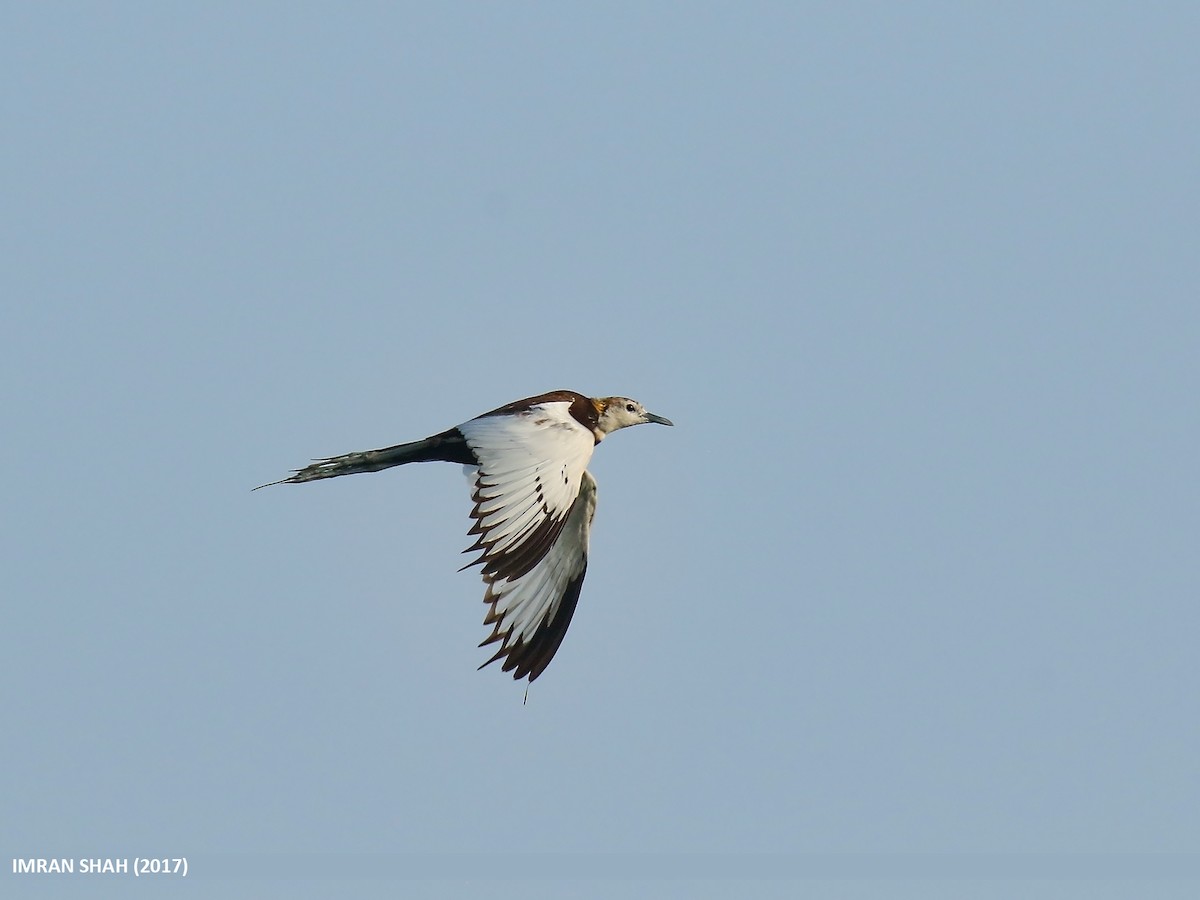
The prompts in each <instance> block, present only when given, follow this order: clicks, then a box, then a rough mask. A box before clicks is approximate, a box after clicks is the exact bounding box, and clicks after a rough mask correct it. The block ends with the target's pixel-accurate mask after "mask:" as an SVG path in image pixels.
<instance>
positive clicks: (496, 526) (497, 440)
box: [459, 401, 596, 681]
mask: <svg viewBox="0 0 1200 900" xmlns="http://www.w3.org/2000/svg"><path fill="white" fill-rule="evenodd" d="M569 407H570V403H569V402H557V401H556V402H549V403H540V404H535V405H534V406H532V407H530V408H529V409H527V410H519V411H512V412H505V413H502V414H495V415H486V416H480V417H479V418H478V419H472V420H471V421H470V422H466V423H464V424H462V425H460V426H459V431H461V432H462V434H463V437H464V438H465V439H466V441H467V445H468V446H469V447H470V448H471V450H472V452H473V453H474V454H475V457H476V458H477V459H478V460H479V467H478V469H476V470H475V471H474V472H473V473H470V472H469V473H468V477H469V478H471V480H472V485H473V492H472V496H471V499H472V500H473V501H474V503H475V507H474V509H472V511H471V518H473V519H474V520H475V523H474V524H473V525H472V526H471V530H470V532H468V533H469V534H474V535H477V538H476V541H475V543H474V545H472V546H471V547H469V548H467V551H466V552H468V553H469V552H472V551H475V550H479V551H481V555H480V556H479V558H478V559H476V560H475V561H474V562H472V563H469V564H468V566H464V568H467V567H469V566H471V565H476V564H481V565H482V566H483V571H482V576H483V580H484V581H485V582H486V583H487V585H488V589H487V592H486V594H485V595H484V602H485V603H489V604H491V609H490V610H489V611H488V614H487V617H486V618H485V619H484V624H485V625H492V626H493V630H492V634H491V635H490V636H489V637H488V639H487V640H485V641H484V642H483V643H484V644H490V643H493V642H495V641H501V645H500V650H499V651H498V652H497V653H496V655H495V656H493V657H492V659H490V660H488V662H494V661H495V660H497V659H501V658H503V657H507V659H505V662H504V664H503V665H502V668H503V669H504V670H505V671H510V670H511V669H514V668H515V669H516V670H517V671H516V673H515V674H514V676H513V677H514V678H524V677H525V676H526V675H529V678H530V681H532V680H533V679H534V678H536V677H537V676H538V675H539V674H540V673H541V672H542V670H543V669H544V668H545V667H546V665H547V664H548V663H549V662H550V659H551V658H552V657H553V656H554V653H555V651H556V650H557V649H558V646H559V644H560V643H561V642H562V637H563V634H564V633H565V632H566V627H567V625H568V624H569V623H570V621H571V615H572V614H573V613H574V611H575V604H576V602H577V601H578V598H579V589H580V586H581V585H582V584H583V575H584V572H585V570H586V568H587V541H588V532H589V529H590V526H591V519H592V515H593V513H594V511H595V507H596V483H595V480H594V479H593V478H592V477H591V475H589V474H588V473H587V471H586V468H587V464H588V461H589V460H590V459H591V456H592V451H593V450H594V449H595V444H596V442H595V437H594V436H593V434H592V432H591V431H590V430H589V429H587V428H585V427H584V426H582V425H580V424H579V422H577V421H576V420H575V419H574V418H573V417H572V416H571V414H570V411H569ZM481 646H483V645H481ZM484 665H487V663H484Z"/></svg>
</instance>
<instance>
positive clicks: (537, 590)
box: [479, 472, 596, 682]
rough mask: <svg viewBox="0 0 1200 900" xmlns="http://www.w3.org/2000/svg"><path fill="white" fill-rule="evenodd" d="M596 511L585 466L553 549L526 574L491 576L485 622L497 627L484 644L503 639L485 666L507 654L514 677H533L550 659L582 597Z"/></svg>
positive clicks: (506, 668)
mask: <svg viewBox="0 0 1200 900" xmlns="http://www.w3.org/2000/svg"><path fill="white" fill-rule="evenodd" d="M595 513H596V480H595V479H594V478H592V476H591V473H590V472H584V473H583V479H582V481H581V483H580V491H579V496H578V497H577V498H576V500H575V503H574V505H573V506H572V507H571V512H570V514H569V515H568V516H567V521H566V523H565V524H564V526H563V528H562V531H560V532H559V535H558V539H557V540H556V541H555V542H554V543H553V545H551V547H550V550H549V551H548V552H547V553H546V554H545V555H544V556H543V557H542V558H541V560H540V561H539V562H538V563H537V565H535V566H534V567H533V568H532V569H530V570H529V571H528V572H526V573H525V574H524V575H521V576H519V577H516V578H511V579H510V578H493V579H492V580H491V581H490V582H489V584H488V588H487V593H486V594H485V595H484V598H483V600H484V602H485V603H490V604H491V609H490V610H488V614H487V616H486V617H485V618H484V620H483V624H484V625H491V626H492V633H491V634H490V635H489V636H488V638H487V640H485V641H484V642H483V643H481V644H480V645H479V646H481V647H484V646H487V645H488V644H493V643H495V642H496V641H500V649H499V650H497V651H496V654H495V655H494V656H493V657H492V658H491V659H489V660H488V661H487V662H486V663H484V664H483V665H484V666H486V665H488V663H493V662H495V661H496V660H498V659H503V660H504V662H503V663H502V664H501V666H500V668H502V669H503V670H504V671H505V672H509V671H512V670H514V669H515V670H516V671H514V672H513V678H518V679H519V678H524V677H526V676H528V677H529V680H530V681H531V682H532V681H533V680H534V679H535V678H537V677H538V676H539V675H541V674H542V671H543V670H544V669H545V668H546V666H548V665H549V664H550V660H552V659H553V658H554V654H555V653H556V652H557V651H558V648H559V645H561V644H562V640H563V636H564V635H566V633H567V626H569V625H570V624H571V617H572V616H573V615H574V614H575V606H576V604H577V603H578V602H579V591H580V588H582V587H583V577H584V575H585V574H586V573H587V555H588V535H589V533H590V531H591V525H592V517H593V516H594V515H595ZM480 668H481V669H482V668H483V666H480Z"/></svg>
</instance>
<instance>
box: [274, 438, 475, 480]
mask: <svg viewBox="0 0 1200 900" xmlns="http://www.w3.org/2000/svg"><path fill="white" fill-rule="evenodd" d="M413 462H455V463H459V464H461V465H476V464H477V460H476V459H475V454H474V453H472V452H471V448H470V447H468V446H467V442H466V441H465V440H464V439H463V436H462V433H461V432H460V431H459V430H458V429H457V428H451V429H450V430H449V431H443V432H442V433H441V434H435V435H434V436H433V437H428V438H425V440H423V441H413V442H411V443H408V444H397V445H396V446H394V447H384V448H383V449H382V450H361V451H359V452H357V453H347V454H345V455H343V456H331V457H329V458H328V459H318V460H314V461H313V463H312V464H311V465H307V466H305V467H304V468H303V469H297V470H296V471H295V472H294V473H293V474H291V475H290V476H288V477H287V478H282V479H280V480H279V481H271V482H268V483H267V484H260V485H259V486H258V487H256V488H254V490H256V491H257V490H258V488H265V487H271V485H273V484H302V483H303V482H305V481H317V480H318V479H321V478H336V477H337V476H339V475H356V474H358V473H359V472H378V471H380V470H381V469H390V468H391V467H392V466H403V465H405V464H406V463H413Z"/></svg>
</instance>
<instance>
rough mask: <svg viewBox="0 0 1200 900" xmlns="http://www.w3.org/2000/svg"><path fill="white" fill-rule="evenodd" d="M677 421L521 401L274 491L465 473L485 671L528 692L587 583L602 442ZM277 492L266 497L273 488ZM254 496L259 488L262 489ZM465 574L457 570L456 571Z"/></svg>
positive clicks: (562, 401) (603, 400) (552, 401)
mask: <svg viewBox="0 0 1200 900" xmlns="http://www.w3.org/2000/svg"><path fill="white" fill-rule="evenodd" d="M646 422H656V423H658V424H659V425H672V424H674V423H672V422H671V421H670V420H669V419H664V418H663V417H662V416H657V415H655V414H654V413H651V412H647V411H646V409H645V408H644V407H643V406H642V404H640V403H638V402H637V401H636V400H630V399H629V398H628V397H595V398H593V397H585V396H584V395H583V394H577V393H576V392H575V391H552V392H550V393H548V394H541V395H539V396H537V397H529V398H527V399H525V400H517V401H515V402H514V403H509V404H507V405H505V406H501V407H500V408H499V409H494V410H492V411H491V412H489V413H484V414H483V415H481V416H478V417H476V418H474V419H471V420H470V421H469V422H464V423H463V424H461V425H459V426H457V427H455V428H451V429H448V430H447V431H443V432H441V433H440V434H435V435H433V436H432V437H427V438H425V439H424V440H421V441H413V442H411V443H408V444H397V445H396V446H394V447H384V448H383V449H381V450H365V451H361V452H358V453H347V454H345V455H344V456H334V457H330V458H329V459H321V460H317V461H315V462H313V463H312V465H309V466H305V467H304V468H303V469H297V470H296V471H295V472H294V473H293V474H292V475H291V476H290V477H289V478H284V479H282V480H281V481H273V482H271V484H301V483H303V482H305V481H316V480H318V479H321V478H336V477H337V476H339V475H353V474H356V473H358V472H378V471H380V470H381V469H388V468H391V467H392V466H402V465H405V464H406V463H413V462H451V463H459V464H460V465H463V466H465V467H466V469H465V471H466V474H467V477H468V479H469V481H470V483H471V501H472V502H473V503H474V504H475V505H474V508H473V509H472V510H471V518H472V519H473V520H474V522H473V524H472V525H471V529H470V531H468V532H467V534H468V535H474V536H475V543H474V544H472V545H471V546H470V547H468V548H467V549H466V550H464V551H463V552H464V553H473V552H478V553H479V557H478V558H477V559H475V560H474V561H473V562H470V563H467V565H465V566H463V568H464V569H467V568H470V567H471V566H474V565H480V566H482V567H483V569H482V576H483V581H484V583H485V584H486V585H487V590H486V591H485V593H484V597H483V602H484V603H486V604H488V606H489V608H488V612H487V615H486V616H485V617H484V620H483V624H484V625H491V626H492V633H491V634H490V635H488V636H487V637H486V638H485V639H484V640H483V642H482V643H481V644H480V645H479V646H480V647H486V646H488V645H489V644H494V643H497V642H499V644H500V647H499V649H498V650H497V651H496V653H495V655H494V656H492V658H491V659H489V660H488V661H487V662H485V663H484V664H483V665H482V666H480V667H479V668H481V669H482V668H483V666H486V665H489V664H490V663H494V662H496V661H497V660H502V662H501V665H500V668H501V669H502V670H503V671H505V672H510V671H511V672H512V673H513V678H514V679H517V680H519V679H521V678H526V677H527V678H528V679H529V681H530V682H532V681H533V680H534V679H535V678H537V677H538V676H539V675H541V674H542V672H543V671H545V669H546V666H548V665H549V664H550V660H552V659H553V658H554V654H555V653H556V652H557V651H558V648H559V645H561V644H562V640H563V636H564V635H565V634H566V633H567V626H568V625H570V624H571V616H572V615H574V613H575V605H576V604H577V603H578V602H579V589H580V587H582V585H583V576H584V574H585V573H586V572H587V556H588V535H589V532H590V531H591V525H592V517H593V516H594V515H595V512H596V479H595V478H593V477H592V475H591V473H590V472H588V471H587V464H588V460H590V459H591V457H592V451H593V450H594V449H595V447H596V445H597V444H599V443H600V442H601V441H602V440H604V438H605V436H606V435H609V434H611V433H612V432H614V431H617V430H618V429H620V428H627V427H628V426H630V425H642V424H644V423H646ZM269 486H270V485H266V484H264V485H260V487H269ZM255 490H258V488H255ZM460 571H461V570H460Z"/></svg>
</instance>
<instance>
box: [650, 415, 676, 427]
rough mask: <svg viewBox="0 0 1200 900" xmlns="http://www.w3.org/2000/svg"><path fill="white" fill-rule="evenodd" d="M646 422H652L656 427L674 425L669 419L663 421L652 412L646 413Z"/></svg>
mask: <svg viewBox="0 0 1200 900" xmlns="http://www.w3.org/2000/svg"><path fill="white" fill-rule="evenodd" d="M646 421H647V422H654V423H655V424H656V425H674V424H675V423H674V422H672V421H671V420H670V419H664V418H663V417H662V416H656V415H655V414H654V413H652V412H648V413H646Z"/></svg>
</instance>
